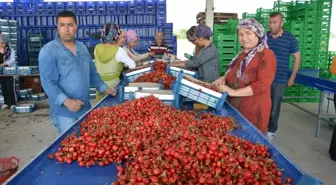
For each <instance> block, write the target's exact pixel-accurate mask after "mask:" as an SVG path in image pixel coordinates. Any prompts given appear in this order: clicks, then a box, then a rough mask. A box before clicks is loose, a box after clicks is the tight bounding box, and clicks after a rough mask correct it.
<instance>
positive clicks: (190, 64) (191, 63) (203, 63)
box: [172, 24, 219, 82]
mask: <svg viewBox="0 0 336 185" xmlns="http://www.w3.org/2000/svg"><path fill="white" fill-rule="evenodd" d="M195 31H196V33H195V35H194V36H195V38H194V41H193V42H194V43H195V44H196V45H198V46H200V47H202V48H201V49H200V51H199V53H198V54H197V55H196V56H195V57H193V58H192V59H190V60H188V61H175V62H172V65H173V66H176V67H185V68H189V69H197V71H198V74H199V77H200V80H202V81H205V82H213V81H215V80H216V79H218V78H219V64H218V51H217V48H216V46H215V45H214V44H213V43H212V42H211V40H210V37H211V36H212V31H211V29H210V27H208V26H207V25H205V24H200V25H198V26H197V27H196V30H195Z"/></svg>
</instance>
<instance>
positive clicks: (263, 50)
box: [214, 19, 276, 135]
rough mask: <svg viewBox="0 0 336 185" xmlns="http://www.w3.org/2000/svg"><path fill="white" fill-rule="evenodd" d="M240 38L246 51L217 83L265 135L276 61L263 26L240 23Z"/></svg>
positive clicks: (256, 23)
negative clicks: (269, 47)
mask: <svg viewBox="0 0 336 185" xmlns="http://www.w3.org/2000/svg"><path fill="white" fill-rule="evenodd" d="M238 37H239V41H240V44H241V46H242V47H243V51H242V52H241V53H239V54H238V55H237V56H236V57H235V58H233V59H232V62H231V63H230V64H229V67H228V70H227V72H226V74H225V75H224V76H223V77H221V78H219V79H218V80H216V81H215V82H214V84H215V85H216V86H217V87H218V88H219V90H220V92H227V93H228V95H229V102H230V104H231V105H232V106H234V107H235V108H237V109H238V111H239V112H240V113H241V114H242V115H243V116H244V117H245V118H246V119H247V120H249V121H250V122H251V123H252V124H253V125H255V126H256V127H257V128H258V129H259V130H260V131H261V132H262V133H263V134H265V135H266V134H267V126H268V121H269V117H270V112H271V84H272V82H273V79H274V76H275V72H276V58H275V55H274V53H273V52H272V51H271V50H270V49H268V45H267V37H266V35H265V32H264V27H263V26H262V25H261V24H260V23H259V22H258V21H256V20H255V19H244V20H242V21H240V22H239V25H238Z"/></svg>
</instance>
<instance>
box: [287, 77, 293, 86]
mask: <svg viewBox="0 0 336 185" xmlns="http://www.w3.org/2000/svg"><path fill="white" fill-rule="evenodd" d="M294 81H295V77H290V78H289V80H288V82H287V87H292V86H293V85H294Z"/></svg>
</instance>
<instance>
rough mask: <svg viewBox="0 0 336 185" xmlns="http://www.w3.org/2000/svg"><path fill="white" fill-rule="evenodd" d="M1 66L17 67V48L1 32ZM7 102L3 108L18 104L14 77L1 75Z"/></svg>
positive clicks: (0, 82)
mask: <svg viewBox="0 0 336 185" xmlns="http://www.w3.org/2000/svg"><path fill="white" fill-rule="evenodd" d="M0 67H15V50H14V49H13V48H11V47H10V45H9V37H8V36H7V35H5V34H3V33H1V32H0ZM0 85H1V89H2V95H3V97H4V100H5V103H4V104H3V105H2V107H1V109H6V108H8V107H11V106H12V105H16V99H15V93H14V81H13V77H0Z"/></svg>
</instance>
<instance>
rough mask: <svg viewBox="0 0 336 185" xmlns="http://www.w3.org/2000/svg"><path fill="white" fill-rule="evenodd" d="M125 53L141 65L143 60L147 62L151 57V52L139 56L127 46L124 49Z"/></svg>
mask: <svg viewBox="0 0 336 185" xmlns="http://www.w3.org/2000/svg"><path fill="white" fill-rule="evenodd" d="M124 50H125V52H126V53H127V55H128V56H129V57H130V58H131V59H133V60H134V62H136V63H139V62H141V61H143V60H146V59H147V58H148V57H149V52H148V53H145V54H138V53H133V52H132V51H131V49H130V48H127V47H126V46H125V47H124Z"/></svg>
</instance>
